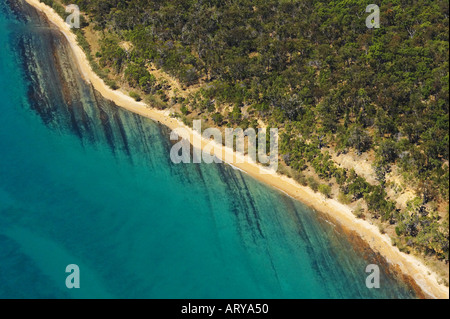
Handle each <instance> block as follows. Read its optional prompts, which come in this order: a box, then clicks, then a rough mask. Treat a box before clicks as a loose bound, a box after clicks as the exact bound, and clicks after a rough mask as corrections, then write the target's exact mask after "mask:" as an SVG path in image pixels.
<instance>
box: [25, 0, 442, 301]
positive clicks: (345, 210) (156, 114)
mask: <svg viewBox="0 0 450 319" xmlns="http://www.w3.org/2000/svg"><path fill="white" fill-rule="evenodd" d="M25 1H26V2H27V3H28V4H30V5H32V6H33V7H35V8H36V9H37V10H39V11H41V12H43V13H44V14H45V15H46V17H47V18H48V20H49V21H50V22H51V23H52V24H54V25H56V26H57V28H58V29H59V30H60V31H61V32H62V33H63V34H64V36H65V37H66V39H67V40H68V42H69V44H70V46H71V48H72V50H73V54H74V56H75V58H76V59H75V60H76V61H75V62H76V63H77V65H78V68H79V70H80V71H81V74H82V75H83V77H84V78H85V80H86V81H87V82H88V83H90V84H92V86H93V87H94V88H95V89H96V90H97V91H98V92H99V93H100V94H101V95H102V96H103V97H105V98H106V99H109V100H112V101H113V102H114V103H115V104H117V105H118V106H119V107H123V108H125V109H127V110H129V111H131V112H134V113H136V114H139V115H141V116H145V117H148V118H150V119H152V120H155V121H158V122H160V123H161V124H163V125H165V126H167V127H169V128H170V129H172V130H174V129H177V128H183V129H185V130H186V131H187V132H189V135H190V137H191V142H192V141H196V140H197V141H198V142H197V143H199V144H198V145H200V144H201V148H202V149H204V147H205V146H206V145H210V143H211V141H210V140H207V139H203V138H201V137H200V136H199V134H198V133H196V132H194V131H193V130H192V129H191V128H189V127H187V126H186V125H184V124H183V123H182V122H181V121H179V120H177V119H174V118H170V117H169V113H170V112H169V111H159V110H156V109H150V108H148V107H147V105H146V104H145V103H143V102H136V101H135V100H134V99H133V98H131V97H129V96H128V95H126V94H125V93H123V92H120V91H119V90H117V91H113V90H112V89H110V88H109V87H108V86H107V85H106V84H105V83H104V82H103V80H101V79H100V78H99V77H98V76H97V74H95V73H94V71H93V70H92V69H91V67H90V64H89V62H88V60H87V58H86V55H85V53H84V51H83V50H82V49H81V47H80V46H79V45H78V44H77V41H76V37H75V34H73V33H72V32H71V30H70V28H69V26H68V25H67V24H66V23H65V22H64V21H63V19H62V18H61V17H60V16H59V15H58V14H57V13H56V12H55V11H54V10H53V9H52V8H50V7H49V6H47V5H45V4H44V3H41V2H39V1H38V0H25ZM216 146H217V147H218V148H219V149H220V153H221V154H216V156H217V157H219V158H220V159H221V160H222V161H224V162H225V163H226V161H225V158H226V156H227V155H228V156H230V155H233V156H234V157H235V156H236V154H235V153H234V152H233V151H232V150H231V149H228V148H226V147H224V146H222V145H216ZM231 164H232V166H233V167H235V168H236V169H239V170H242V171H244V172H245V173H247V174H248V175H250V176H252V177H254V178H256V179H257V180H259V181H261V182H263V183H265V184H268V185H270V186H271V187H274V188H276V189H278V190H280V191H282V192H284V193H286V194H287V195H289V196H291V197H293V198H295V199H296V200H299V201H300V202H302V203H304V204H306V205H308V206H310V207H312V208H313V209H315V210H317V211H320V212H322V213H324V214H326V215H327V216H328V217H329V219H331V220H335V221H337V222H338V223H339V224H340V225H341V226H342V227H344V228H345V229H347V230H349V231H351V232H354V233H356V234H358V236H359V237H360V238H361V239H362V240H363V241H364V242H366V243H367V244H368V245H369V246H370V248H371V249H372V250H374V251H375V252H377V253H379V254H380V255H381V256H382V257H383V258H385V259H386V261H387V262H388V263H390V264H391V265H392V267H393V268H396V269H398V270H399V272H400V273H402V274H404V275H406V276H408V277H410V278H411V279H412V280H414V281H415V283H416V284H417V286H418V287H419V288H420V289H421V290H422V292H423V294H425V295H427V296H429V297H430V298H442V299H448V298H449V290H448V288H447V287H445V286H444V285H443V284H438V282H437V278H438V276H437V275H436V274H435V273H434V272H433V271H431V270H430V269H429V268H428V267H427V266H426V265H424V264H423V263H422V262H421V261H420V260H418V259H417V258H416V257H414V256H411V255H407V254H405V253H402V252H400V251H399V250H398V248H397V247H394V246H393V245H392V244H391V240H390V238H389V237H388V236H387V235H386V234H385V235H382V234H381V233H380V232H379V230H378V228H377V227H376V226H375V225H371V224H370V223H369V222H367V221H364V220H360V219H357V218H356V217H355V216H354V214H353V213H352V210H351V209H350V208H349V207H348V206H346V205H344V204H341V203H339V202H338V201H337V200H334V199H325V198H324V197H323V195H321V194H319V193H314V191H312V189H310V188H308V187H304V186H301V185H299V184H298V183H297V182H295V181H294V180H293V179H290V178H288V177H286V176H282V175H280V174H276V175H273V174H261V173H260V170H261V169H262V170H266V169H265V168H263V167H262V166H261V165H259V164H256V163H250V162H248V161H245V163H231ZM231 164H230V165H231Z"/></svg>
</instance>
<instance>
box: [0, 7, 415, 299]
mask: <svg viewBox="0 0 450 319" xmlns="http://www.w3.org/2000/svg"><path fill="white" fill-rule="evenodd" d="M17 1H18V3H21V1H19V0H17ZM22 9H23V8H22ZM32 12H33V11H32V10H28V9H27V10H25V13H23V16H20V15H16V14H13V12H12V11H11V10H10V8H9V6H8V5H7V3H6V0H0V30H2V32H0V47H1V48H2V50H1V51H0V88H1V89H0V298H47V297H51V298H410V297H415V295H414V293H413V292H412V291H411V290H410V289H409V288H408V287H407V286H406V285H405V284H403V283H402V282H399V281H398V280H396V279H395V277H394V276H393V275H392V274H390V273H389V269H388V267H386V265H384V264H382V262H381V261H380V259H379V258H377V256H375V255H374V254H373V253H372V252H371V251H370V250H368V249H367V248H361V247H359V248H358V247H355V245H354V244H351V243H350V242H349V240H348V238H347V237H345V236H344V235H343V234H341V229H340V228H339V227H338V226H335V225H333V224H332V223H329V222H326V221H324V220H323V219H322V217H321V216H320V215H318V214H317V213H316V212H314V211H313V210H311V209H309V208H307V207H305V206H304V205H302V204H301V203H299V202H297V201H295V200H293V199H291V198H289V197H287V196H285V195H283V194H282V193H280V192H278V191H276V190H274V189H271V188H269V187H267V186H265V185H262V184H261V183H259V182H257V181H255V180H253V179H252V178H250V177H248V176H246V175H245V174H243V173H241V172H240V171H236V170H234V169H233V168H231V167H229V166H227V165H221V164H220V165H219V164H210V165H208V164H199V165H198V164H191V165H189V164H181V165H174V164H172V163H171V162H170V158H169V151H170V147H171V144H170V142H169V140H168V135H167V130H166V129H165V128H164V127H161V126H160V125H158V124H157V123H155V122H153V121H151V120H147V119H143V118H141V117H139V116H137V115H134V114H131V113H129V112H126V111H124V110H121V109H119V108H117V107H116V106H115V105H113V104H112V103H109V102H108V101H105V100H103V99H102V98H101V97H100V96H99V95H98V94H96V93H95V92H94V91H93V90H92V89H91V88H90V87H89V85H87V84H86V83H84V82H83V81H82V80H81V78H80V77H79V74H78V73H77V69H76V67H75V66H74V65H73V64H71V60H70V50H69V49H68V48H67V47H66V44H65V41H64V40H63V39H62V38H61V37H60V36H59V35H58V34H57V33H56V32H53V31H51V30H49V28H48V27H47V26H46V24H45V23H43V22H42V21H41V20H39V18H38V16H37V15H35V14H33V13H32ZM24 17H25V18H24ZM55 48H58V50H55ZM52 50H53V51H52ZM52 52H58V53H57V54H56V56H57V58H55V57H54V55H53V54H51V53H52ZM58 68H60V69H58ZM61 73H64V74H65V75H64V76H61ZM63 88H66V89H67V88H68V90H69V91H68V92H69V95H68V94H67V91H64V89H63ZM373 262H378V263H380V267H381V268H382V278H381V288H380V289H368V288H366V286H365V278H366V276H367V275H368V274H366V273H365V267H366V265H367V264H369V263H373ZM68 264H77V265H78V266H79V267H80V271H81V288H80V289H71V290H69V289H67V288H66V286H65V279H66V276H67V275H68V274H66V273H65V268H66V266H67V265H68Z"/></svg>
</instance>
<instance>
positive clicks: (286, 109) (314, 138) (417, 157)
mask: <svg viewBox="0 0 450 319" xmlns="http://www.w3.org/2000/svg"><path fill="white" fill-rule="evenodd" d="M44 2H46V3H48V4H50V5H53V6H54V7H57V3H54V2H53V0H45V1H44ZM63 2H66V4H69V3H75V4H77V5H79V6H80V8H81V10H82V11H83V12H84V13H85V19H83V27H85V26H87V25H88V24H89V25H90V26H93V27H94V30H97V31H98V32H101V34H102V39H101V41H100V44H99V47H100V49H99V50H97V51H96V52H90V50H91V48H89V45H88V44H87V43H86V40H85V38H84V37H83V31H79V30H77V31H76V32H78V33H79V35H80V37H79V40H80V44H82V45H83V47H84V48H85V49H86V50H87V52H88V53H89V54H90V59H91V61H92V63H93V66H94V68H95V69H97V70H98V72H99V73H101V74H102V76H103V77H104V78H105V80H107V81H108V83H109V84H110V86H111V87H113V88H117V86H118V84H116V82H115V81H123V82H125V83H126V84H127V85H128V86H129V87H131V88H133V89H135V90H136V92H132V95H133V97H135V98H136V99H140V95H141V94H144V95H146V96H147V100H149V101H153V102H154V103H155V105H156V106H158V107H159V108H165V107H171V106H173V105H178V106H179V107H180V110H181V113H182V114H181V116H183V117H185V116H186V115H187V114H203V115H205V114H206V115H207V117H208V118H209V119H212V120H213V121H214V122H215V124H216V125H218V126H240V127H243V128H246V127H252V126H256V125H257V121H256V120H260V121H263V122H264V123H266V124H267V125H268V126H271V127H279V128H280V131H281V132H282V133H281V136H280V154H281V156H280V159H281V160H282V161H283V163H284V164H285V165H286V167H287V168H288V170H286V172H287V174H289V175H291V176H293V177H294V178H295V179H296V180H297V181H299V182H300V183H302V184H304V185H309V186H310V187H312V188H313V189H315V190H317V191H321V192H322V193H323V194H325V195H326V196H330V194H331V186H332V185H338V187H339V188H338V189H339V194H335V195H338V198H339V200H340V201H342V202H345V203H352V202H355V201H362V202H363V203H364V205H365V206H364V207H366V209H367V212H368V213H369V216H370V218H376V219H378V220H380V221H381V222H382V223H384V225H386V227H388V228H389V227H390V228H392V229H394V230H395V233H394V239H393V240H394V243H395V244H396V245H398V246H399V248H400V249H401V250H404V251H406V252H409V251H413V250H415V251H417V252H420V253H423V254H425V255H431V256H434V257H437V259H440V260H444V261H446V262H448V249H449V247H448V245H449V242H448V240H449V229H448V200H449V184H448V183H449V170H448V160H449V135H448V134H449V133H448V131H449V71H448V69H449V29H448V28H449V24H448V23H449V2H448V0H438V1H433V0H416V1H406V0H391V1H385V0H383V1H378V5H379V6H380V24H381V26H380V28H378V29H375V28H374V29H369V28H367V27H366V23H365V20H366V18H367V16H368V15H369V13H366V12H365V9H366V6H367V5H368V2H367V1H361V0H345V1H344V0H343V1H324V0H318V1H308V0H253V1H250V0H239V1H233V0H228V1H227V0H222V1H218V0H209V1H202V0H164V1H161V0H155V1H145V0H128V1H120V0H108V1H105V0H70V1H63ZM58 8H59V7H58ZM59 10H61V8H59ZM123 41H126V42H127V43H130V49H126V48H124V47H123V46H121V45H120V43H121V42H123ZM150 64H151V65H153V66H155V67H156V68H157V69H159V70H162V71H164V72H165V73H167V74H169V75H170V76H172V77H174V78H176V79H177V80H178V82H179V83H181V85H182V86H183V87H184V88H189V87H193V86H200V89H199V90H196V91H195V93H192V94H190V95H189V96H188V97H182V96H172V97H171V98H169V97H168V96H167V94H166V93H165V91H164V86H163V85H161V83H158V81H157V80H156V78H155V76H154V75H153V74H152V72H151V70H150V67H149V65H150ZM102 72H103V73H102ZM118 79H119V80H118ZM119 84H120V83H119ZM225 110H228V111H225ZM244 110H245V111H244ZM327 147H329V148H331V149H333V150H334V151H336V152H337V153H338V154H339V153H342V154H345V153H347V152H350V151H351V152H355V153H356V154H358V155H361V154H363V153H366V152H372V153H373V154H374V158H373V167H374V170H375V172H376V183H369V182H368V181H367V180H366V179H365V178H363V177H362V176H358V175H357V174H356V173H355V170H353V169H344V168H342V167H339V166H338V165H337V164H336V163H335V162H334V161H333V160H332V159H331V156H330V154H329V153H328V151H324V149H325V148H327ZM394 166H395V167H396V169H397V170H398V171H399V172H400V173H401V175H402V178H403V179H404V180H405V181H406V183H407V184H408V185H411V187H413V188H414V191H415V192H416V194H417V197H416V198H415V199H414V200H410V201H409V202H408V203H407V206H406V208H403V209H399V208H398V205H397V203H396V201H395V198H388V196H387V192H386V190H387V188H388V186H389V185H387V184H388V183H387V181H386V174H388V173H390V172H391V170H392V168H393V167H394ZM308 168H310V169H312V170H314V172H315V174H316V177H311V176H309V177H307V176H306V175H304V174H303V172H304V171H305V170H307V169H308ZM363 210H364V209H363V208H358V209H356V210H355V213H356V214H357V215H358V216H363V213H362V212H361V211H363Z"/></svg>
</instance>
